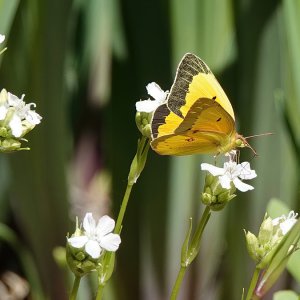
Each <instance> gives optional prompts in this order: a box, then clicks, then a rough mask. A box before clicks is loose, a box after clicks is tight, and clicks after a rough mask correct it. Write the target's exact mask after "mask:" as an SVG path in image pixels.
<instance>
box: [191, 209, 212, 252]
mask: <svg viewBox="0 0 300 300" xmlns="http://www.w3.org/2000/svg"><path fill="white" fill-rule="evenodd" d="M209 218H210V207H209V206H206V207H205V210H204V212H203V214H202V216H201V219H200V222H199V224H198V227H197V230H196V232H195V234H194V236H193V239H192V243H191V248H195V249H197V248H198V249H197V250H198V251H199V245H200V241H201V238H202V233H203V231H204V228H205V226H206V224H207V222H208V220H209ZM192 250H194V249H192Z"/></svg>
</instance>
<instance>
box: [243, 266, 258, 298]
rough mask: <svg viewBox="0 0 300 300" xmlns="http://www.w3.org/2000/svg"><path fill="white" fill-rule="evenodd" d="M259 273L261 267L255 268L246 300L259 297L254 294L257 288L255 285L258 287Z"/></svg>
mask: <svg viewBox="0 0 300 300" xmlns="http://www.w3.org/2000/svg"><path fill="white" fill-rule="evenodd" d="M259 273H260V269H258V268H255V271H254V273H253V276H252V279H251V282H250V286H249V289H248V293H247V297H246V300H251V299H252V300H254V299H258V298H257V297H256V296H255V295H253V292H254V290H255V287H256V284H257V281H258V278H259Z"/></svg>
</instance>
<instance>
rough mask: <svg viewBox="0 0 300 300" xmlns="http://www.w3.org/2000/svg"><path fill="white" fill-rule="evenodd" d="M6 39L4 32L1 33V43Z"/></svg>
mask: <svg viewBox="0 0 300 300" xmlns="http://www.w3.org/2000/svg"><path fill="white" fill-rule="evenodd" d="M4 40H5V35H4V34H0V44H1V43H3V42H4Z"/></svg>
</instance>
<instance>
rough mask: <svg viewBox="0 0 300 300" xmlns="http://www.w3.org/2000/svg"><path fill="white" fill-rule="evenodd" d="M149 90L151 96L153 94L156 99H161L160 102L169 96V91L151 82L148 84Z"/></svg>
mask: <svg viewBox="0 0 300 300" xmlns="http://www.w3.org/2000/svg"><path fill="white" fill-rule="evenodd" d="M146 89H147V92H148V94H149V95H150V96H152V97H153V98H154V99H155V100H157V101H159V102H160V104H161V103H163V102H164V101H165V99H166V97H167V93H166V92H165V91H163V90H162V89H161V88H160V86H159V85H158V84H157V83H155V82H151V83H149V84H148V85H147V86H146Z"/></svg>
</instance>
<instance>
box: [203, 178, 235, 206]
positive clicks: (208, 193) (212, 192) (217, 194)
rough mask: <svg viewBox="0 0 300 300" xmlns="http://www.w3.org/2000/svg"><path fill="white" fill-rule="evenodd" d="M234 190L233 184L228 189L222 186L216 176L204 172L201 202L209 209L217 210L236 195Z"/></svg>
mask: <svg viewBox="0 0 300 300" xmlns="http://www.w3.org/2000/svg"><path fill="white" fill-rule="evenodd" d="M235 190H236V189H235V187H234V186H233V185H232V186H231V188H230V189H225V188H223V187H222V186H221V184H220V181H219V178H218V177H215V176H213V175H211V174H209V173H206V176H205V186H204V191H203V193H202V196H201V201H202V203H203V204H205V205H207V206H209V207H210V209H211V210H213V211H219V210H222V209H223V208H224V207H225V206H226V204H227V203H228V202H229V201H231V200H232V199H233V198H234V197H235V196H236V195H235V194H234V192H235Z"/></svg>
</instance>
